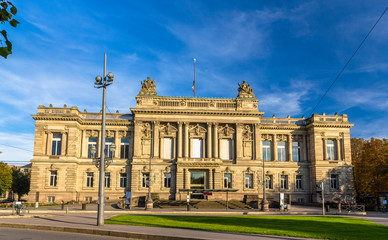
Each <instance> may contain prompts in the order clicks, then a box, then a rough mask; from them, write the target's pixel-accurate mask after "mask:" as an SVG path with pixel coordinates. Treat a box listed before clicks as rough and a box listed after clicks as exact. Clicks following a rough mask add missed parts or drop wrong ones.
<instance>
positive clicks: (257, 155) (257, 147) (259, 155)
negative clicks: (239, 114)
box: [254, 123, 263, 160]
mask: <svg viewBox="0 0 388 240" xmlns="http://www.w3.org/2000/svg"><path fill="white" fill-rule="evenodd" d="M254 126H255V158H254V159H256V160H259V159H261V158H262V157H263V153H262V152H261V134H260V130H259V124H257V123H256V124H255V125H254Z"/></svg>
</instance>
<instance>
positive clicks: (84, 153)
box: [80, 130, 88, 158]
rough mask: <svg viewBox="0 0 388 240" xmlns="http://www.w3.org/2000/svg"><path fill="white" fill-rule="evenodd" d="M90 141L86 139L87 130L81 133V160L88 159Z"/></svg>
mask: <svg viewBox="0 0 388 240" xmlns="http://www.w3.org/2000/svg"><path fill="white" fill-rule="evenodd" d="M87 149H88V139H87V138H86V130H82V131H81V154H80V156H81V158H87V157H88V150H87Z"/></svg>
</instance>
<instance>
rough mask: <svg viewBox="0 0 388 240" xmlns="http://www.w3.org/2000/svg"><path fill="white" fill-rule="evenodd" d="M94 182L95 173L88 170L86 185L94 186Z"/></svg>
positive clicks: (88, 186)
mask: <svg viewBox="0 0 388 240" xmlns="http://www.w3.org/2000/svg"><path fill="white" fill-rule="evenodd" d="M93 182H94V173H93V172H87V173H86V187H87V188H92V187H93V186H94V185H93Z"/></svg>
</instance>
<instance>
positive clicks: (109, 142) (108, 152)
mask: <svg viewBox="0 0 388 240" xmlns="http://www.w3.org/2000/svg"><path fill="white" fill-rule="evenodd" d="M113 142H114V139H113V138H105V151H104V152H105V157H107V158H111V157H112V151H111V147H112V144H113Z"/></svg>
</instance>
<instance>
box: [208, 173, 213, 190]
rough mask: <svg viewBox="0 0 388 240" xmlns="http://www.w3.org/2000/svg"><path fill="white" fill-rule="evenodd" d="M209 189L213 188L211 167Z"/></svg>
mask: <svg viewBox="0 0 388 240" xmlns="http://www.w3.org/2000/svg"><path fill="white" fill-rule="evenodd" d="M208 186H209V189H212V188H213V169H212V168H210V169H209V185H208Z"/></svg>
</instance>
